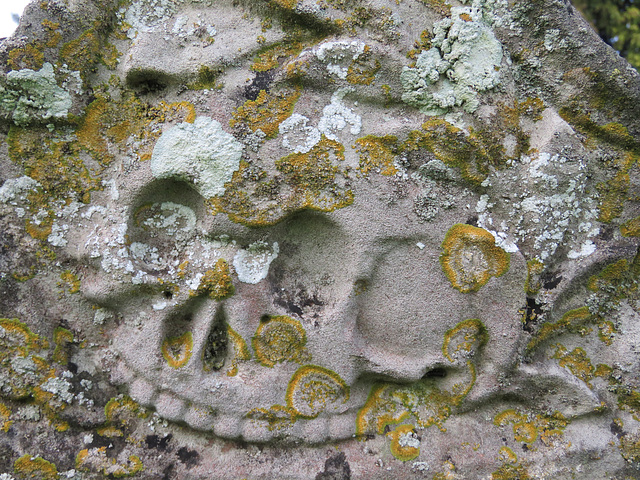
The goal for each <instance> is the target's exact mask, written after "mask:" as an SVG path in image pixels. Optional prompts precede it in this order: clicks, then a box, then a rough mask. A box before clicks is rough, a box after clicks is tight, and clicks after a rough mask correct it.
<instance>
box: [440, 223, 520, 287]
mask: <svg viewBox="0 0 640 480" xmlns="http://www.w3.org/2000/svg"><path fill="white" fill-rule="evenodd" d="M442 249H443V252H442V255H441V256H440V264H441V265H442V269H443V270H444V273H445V275H446V276H447V278H448V279H449V281H450V282H451V285H452V286H453V288H455V289H457V290H460V291H461V292H462V293H469V292H477V291H478V290H480V288H481V287H483V286H484V285H486V283H487V282H488V281H489V280H490V279H491V277H499V276H501V275H503V274H504V273H506V272H507V271H508V270H509V254H508V253H507V252H505V251H504V250H503V249H502V248H500V247H498V246H496V244H495V239H494V237H493V235H491V233H489V232H488V231H486V230H484V229H483V228H478V227H474V226H472V225H465V224H462V223H457V224H455V225H454V226H452V227H451V228H450V229H449V231H448V232H447V234H446V235H445V237H444V241H443V242H442Z"/></svg>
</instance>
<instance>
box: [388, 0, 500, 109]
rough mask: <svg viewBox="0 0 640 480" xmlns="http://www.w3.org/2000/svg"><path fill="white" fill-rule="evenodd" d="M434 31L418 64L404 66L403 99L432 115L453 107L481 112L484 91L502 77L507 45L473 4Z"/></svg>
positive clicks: (455, 11) (459, 9)
mask: <svg viewBox="0 0 640 480" xmlns="http://www.w3.org/2000/svg"><path fill="white" fill-rule="evenodd" d="M434 35H435V36H434V38H433V40H432V41H431V44H432V45H433V46H432V47H431V48H430V49H429V50H426V51H423V52H422V53H421V54H420V55H419V56H418V59H417V61H416V66H415V68H409V67H405V68H404V69H403V70H402V73H401V75H400V80H401V82H402V87H403V89H404V92H403V94H402V100H403V101H404V102H406V103H407V104H409V105H411V106H413V107H416V108H419V109H420V111H421V112H422V113H424V114H426V115H443V114H445V113H447V111H449V109H451V108H453V107H462V108H463V109H464V110H465V111H467V112H470V113H472V112H475V111H476V110H477V108H478V106H479V104H480V103H479V100H478V93H480V92H483V91H485V90H489V89H491V88H493V87H495V86H496V85H498V84H499V83H500V73H499V70H500V65H501V63H502V45H501V44H500V42H499V41H498V40H497V39H496V37H495V35H494V34H493V31H492V30H491V28H490V27H489V26H488V25H486V24H485V23H484V22H483V21H482V16H481V12H480V11H479V10H478V9H476V8H472V7H454V8H452V9H451V18H445V19H443V20H441V21H439V22H436V24H435V25H434Z"/></svg>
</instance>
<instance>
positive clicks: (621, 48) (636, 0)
mask: <svg viewBox="0 0 640 480" xmlns="http://www.w3.org/2000/svg"><path fill="white" fill-rule="evenodd" d="M573 4H574V5H575V7H576V8H577V9H578V10H580V11H581V12H582V13H583V15H584V16H585V18H586V19H587V20H588V21H589V22H590V23H591V25H592V26H593V28H595V30H596V31H597V32H598V34H599V35H600V37H601V38H602V39H603V40H604V41H605V42H607V43H608V44H609V45H611V46H612V47H613V48H615V49H616V50H617V51H618V52H620V55H622V56H623V57H626V59H627V60H628V61H629V63H630V64H631V65H633V66H634V67H636V68H637V69H640V0H573Z"/></svg>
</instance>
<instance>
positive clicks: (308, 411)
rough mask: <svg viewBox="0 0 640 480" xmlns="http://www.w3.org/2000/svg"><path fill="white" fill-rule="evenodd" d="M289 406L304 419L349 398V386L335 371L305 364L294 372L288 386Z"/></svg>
mask: <svg viewBox="0 0 640 480" xmlns="http://www.w3.org/2000/svg"><path fill="white" fill-rule="evenodd" d="M286 399H287V407H288V408H291V409H292V410H294V411H295V412H296V415H297V416H298V417H300V418H304V419H312V418H316V417H317V416H318V415H319V414H320V413H322V412H323V411H325V410H328V409H330V408H332V407H334V408H335V407H338V406H339V405H340V404H343V403H345V402H346V401H347V400H349V386H348V385H347V384H346V383H345V381H344V380H343V379H342V378H341V377H340V375H338V374H337V373H335V372H332V371H331V370H329V369H327V368H323V367H319V366H317V365H305V366H304V367H300V368H299V369H298V370H297V371H296V373H294V374H293V376H292V377H291V380H290V381H289V385H288V386H287V394H286Z"/></svg>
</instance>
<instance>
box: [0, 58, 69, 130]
mask: <svg viewBox="0 0 640 480" xmlns="http://www.w3.org/2000/svg"><path fill="white" fill-rule="evenodd" d="M71 105H72V100H71V95H69V92H67V91H66V90H64V89H62V88H61V87H59V86H58V83H57V82H56V77H55V75H54V72H53V66H52V65H51V64H50V63H45V64H44V66H43V67H42V68H41V69H40V70H38V71H35V70H31V69H29V68H24V69H22V70H12V71H10V72H9V73H8V74H7V76H6V79H5V80H4V82H2V81H1V80H0V115H2V116H3V117H7V118H9V119H11V120H12V121H13V123H15V124H16V125H18V126H27V125H30V124H33V123H41V122H44V121H52V120H58V119H63V118H66V116H67V114H68V113H69V109H70V108H71Z"/></svg>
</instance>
